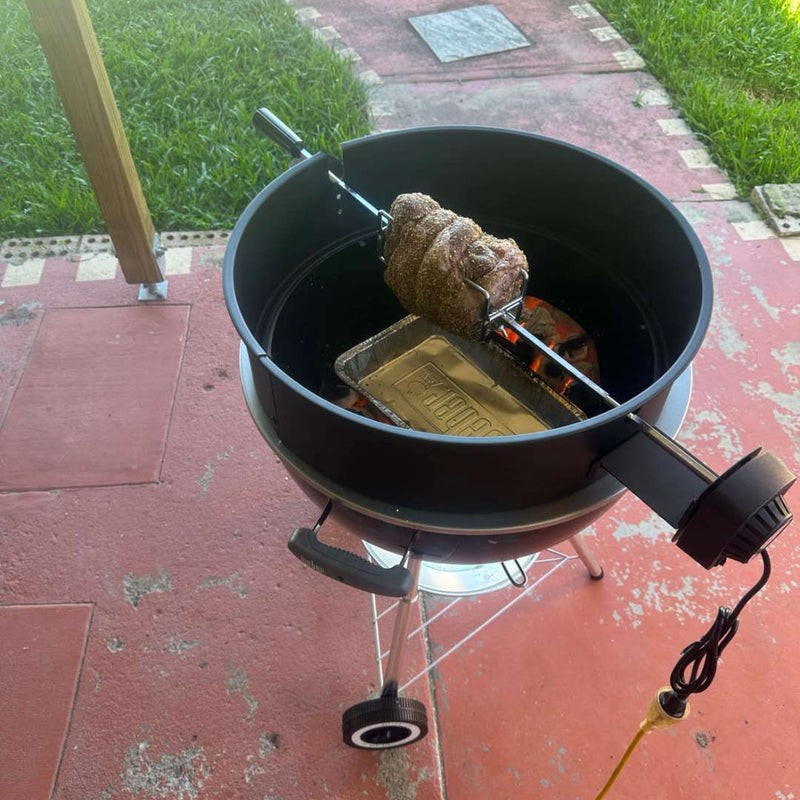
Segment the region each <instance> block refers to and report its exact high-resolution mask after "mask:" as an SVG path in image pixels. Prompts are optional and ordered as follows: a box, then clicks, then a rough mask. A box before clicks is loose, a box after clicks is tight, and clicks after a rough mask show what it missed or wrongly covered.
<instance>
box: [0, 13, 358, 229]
mask: <svg viewBox="0 0 800 800" xmlns="http://www.w3.org/2000/svg"><path fill="white" fill-rule="evenodd" d="M88 5H89V11H90V13H91V15H92V20H93V23H94V27H95V31H96V33H97V37H98V40H99V42H100V47H101V49H102V51H103V56H104V59H105V63H106V68H107V70H108V73H109V77H110V79H111V84H112V86H113V89H114V93H115V96H116V99H117V104H118V106H119V108H120V112H121V115H122V120H123V123H124V125H125V129H126V132H127V135H128V139H129V142H130V146H131V151H132V152H133V157H134V161H135V162H136V165H137V168H138V170H139V175H140V178H141V180H142V185H143V187H144V192H145V196H146V197H147V201H148V204H149V206H150V213H151V214H152V216H153V221H154V223H155V226H156V229H157V230H181V229H183V230H187V229H188V230H195V229H201V230H202V229H213V228H228V227H230V226H231V225H232V224H233V222H234V221H235V219H236V217H237V216H238V214H239V213H240V212H241V211H242V209H243V208H244V206H245V205H246V204H247V202H248V201H249V200H250V199H251V198H252V197H253V195H254V194H255V193H256V192H257V191H258V190H259V189H260V188H261V187H262V186H263V185H264V184H265V183H266V182H267V181H269V180H270V179H271V178H272V177H273V176H275V175H276V174H278V173H280V172H281V171H282V170H284V169H285V168H286V166H287V164H288V161H289V157H288V156H286V155H285V154H284V153H283V152H282V151H281V150H280V149H279V148H277V147H276V146H275V145H273V144H271V143H269V142H267V141H266V140H265V139H262V138H261V137H260V136H258V135H257V134H256V133H255V131H254V129H253V126H252V124H251V121H250V120H251V117H252V114H253V112H254V111H255V109H256V107H258V106H261V105H266V106H268V107H269V108H271V109H272V110H273V111H275V112H276V113H277V114H278V115H279V116H282V117H283V118H284V119H285V121H286V122H287V123H289V124H290V125H291V126H292V127H294V128H295V130H297V131H298V132H300V133H301V135H302V136H304V137H305V140H306V143H307V145H308V147H309V149H310V150H311V151H312V152H313V151H315V150H327V151H328V152H330V153H333V154H336V153H337V152H338V144H339V142H341V141H343V140H345V139H349V138H352V137H354V136H358V135H361V134H364V133H366V132H367V130H368V126H367V118H366V92H365V89H364V88H363V86H362V85H361V83H360V82H359V81H358V80H356V79H355V77H354V76H353V75H352V73H351V70H350V67H349V65H348V64H346V63H344V62H343V61H341V59H339V57H338V56H336V55H335V54H334V53H333V52H332V51H331V49H330V48H329V47H326V46H324V45H322V44H320V43H319V42H317V41H316V40H314V39H313V38H312V36H311V34H310V32H309V31H308V30H306V29H305V28H303V27H302V26H301V25H300V24H299V23H297V22H296V20H295V18H294V15H293V13H292V10H291V8H290V7H289V6H288V5H287V4H286V3H285V2H283V0H224V2H219V0H213V1H212V0H191V2H177V1H176V0H89V2H88ZM0 15H2V19H3V26H4V31H3V34H2V36H0V109H2V111H0V176H2V178H1V179H0V180H1V181H2V183H1V184H0V239H5V238H9V237H11V236H40V235H51V234H78V233H88V232H95V231H100V230H103V222H102V218H101V215H100V211H99V208H98V207H97V204H96V202H95V200H94V196H93V194H92V192H91V190H90V188H89V186H88V185H87V178H86V173H85V171H84V169H83V165H82V162H81V159H80V156H79V155H78V152H77V150H76V147H75V143H74V140H73V139H72V135H71V133H70V130H69V126H68V124H67V122H66V118H65V116H64V112H63V110H62V107H61V104H60V101H59V99H58V96H57V94H56V92H55V88H54V87H53V83H52V80H51V77H50V73H49V71H48V68H47V65H46V62H45V60H44V55H43V53H42V51H41V48H40V47H39V44H38V39H37V38H36V35H35V34H34V33H33V31H32V28H31V23H30V17H29V15H28V12H27V9H26V7H25V4H24V3H23V2H22V0H0Z"/></svg>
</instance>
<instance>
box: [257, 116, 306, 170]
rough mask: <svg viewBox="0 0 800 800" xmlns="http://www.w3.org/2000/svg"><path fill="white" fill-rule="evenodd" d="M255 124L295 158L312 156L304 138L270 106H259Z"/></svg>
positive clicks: (260, 131)
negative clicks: (273, 111) (304, 142)
mask: <svg viewBox="0 0 800 800" xmlns="http://www.w3.org/2000/svg"><path fill="white" fill-rule="evenodd" d="M253 125H255V128H256V130H257V131H258V132H259V133H260V134H262V135H263V136H266V137H267V138H268V139H272V141H273V142H275V144H277V145H280V146H281V147H282V148H283V149H284V150H286V151H287V152H288V153H289V154H291V155H293V156H294V157H295V158H311V153H309V152H308V150H306V148H305V144H303V140H302V139H301V138H300V137H299V136H298V135H297V134H296V133H295V132H294V131H293V130H292V129H291V128H290V127H289V126H288V125H287V124H286V123H285V122H284V121H283V120H282V119H280V118H279V117H277V116H275V114H273V113H272V112H271V111H270V110H269V109H268V108H263V107H262V108H259V109H258V111H256V113H255V114H253Z"/></svg>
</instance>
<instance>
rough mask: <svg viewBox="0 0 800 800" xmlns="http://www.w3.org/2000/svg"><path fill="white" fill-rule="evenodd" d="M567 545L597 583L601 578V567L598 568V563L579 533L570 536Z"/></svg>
mask: <svg viewBox="0 0 800 800" xmlns="http://www.w3.org/2000/svg"><path fill="white" fill-rule="evenodd" d="M569 543H570V544H571V545H572V547H573V549H574V550H575V552H576V553H577V554H578V558H579V559H580V560H581V561H582V562H583V566H584V567H586V570H587V572H588V573H589V576H590V577H591V579H592V580H594V581H599V580H600V579H601V578H602V577H603V567H602V566H600V562H599V561H598V560H597V559H596V558H595V557H594V554H593V553H592V551H591V550H589V548H588V547H587V546H586V543H585V542H584V541H583V536H582V535H581V534H580V533H579V534H576V535H575V536H571V537H570V540H569Z"/></svg>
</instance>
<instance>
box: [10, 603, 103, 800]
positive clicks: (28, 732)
mask: <svg viewBox="0 0 800 800" xmlns="http://www.w3.org/2000/svg"><path fill="white" fill-rule="evenodd" d="M91 616H92V606H91V605H89V604H88V603H87V604H82V605H41V606H3V607H0V676H1V677H2V693H3V696H2V710H3V713H2V714H0V742H2V747H0V797H3V798H9V800H11V798H17V797H19V798H23V797H24V798H25V800H47V798H49V797H50V794H51V792H52V790H53V785H54V783H55V779H56V775H57V773H58V767H59V763H60V760H61V751H62V748H63V746H64V739H65V737H66V734H67V728H68V726H69V721H70V717H71V713H72V703H73V700H74V698H75V690H76V688H77V685H78V677H79V675H80V672H81V666H82V665H81V661H82V659H83V654H84V650H85V647H86V638H87V636H88V634H89V622H90V620H91Z"/></svg>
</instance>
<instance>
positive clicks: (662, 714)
mask: <svg viewBox="0 0 800 800" xmlns="http://www.w3.org/2000/svg"><path fill="white" fill-rule="evenodd" d="M688 716H689V704H688V703H686V702H684V701H683V700H680V699H679V698H678V697H677V695H676V694H675V692H673V691H672V689H671V688H670V687H669V686H663V687H662V688H661V689H659V690H658V691H657V692H656V695H655V697H654V698H653V699H652V700H651V701H650V705H649V706H648V707H647V716H646V717H645V718H644V719H643V720H642V724H641V725H639V730H638V731H636V735H635V736H634V737H633V739H632V740H631V743H630V744H629V745H628V749H627V750H626V751H625V752H624V753H623V754H622V758H621V759H620V760H619V763H618V764H617V766H616V767H615V768H614V771H613V772H612V773H611V777H610V778H609V779H608V782H607V783H606V785H605V786H604V787H603V788H602V789H601V790H600V794H598V795H597V797H595V800H603V798H604V797H605V796H606V795H607V794H608V793H609V791H610V790H611V787H612V786H613V785H614V782H615V781H616V780H617V778H618V777H619V774H620V772H622V769H623V767H624V766H625V764H627V763H628V759H629V758H630V757H631V753H633V751H634V750H635V749H636V745H637V744H639V742H641V741H642V739H643V738H644V735H645V734H646V733H650V731H655V730H659V729H663V728H671V727H672V726H673V725H677V723H679V722H683V720H685V719H686V718H687V717H688Z"/></svg>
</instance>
